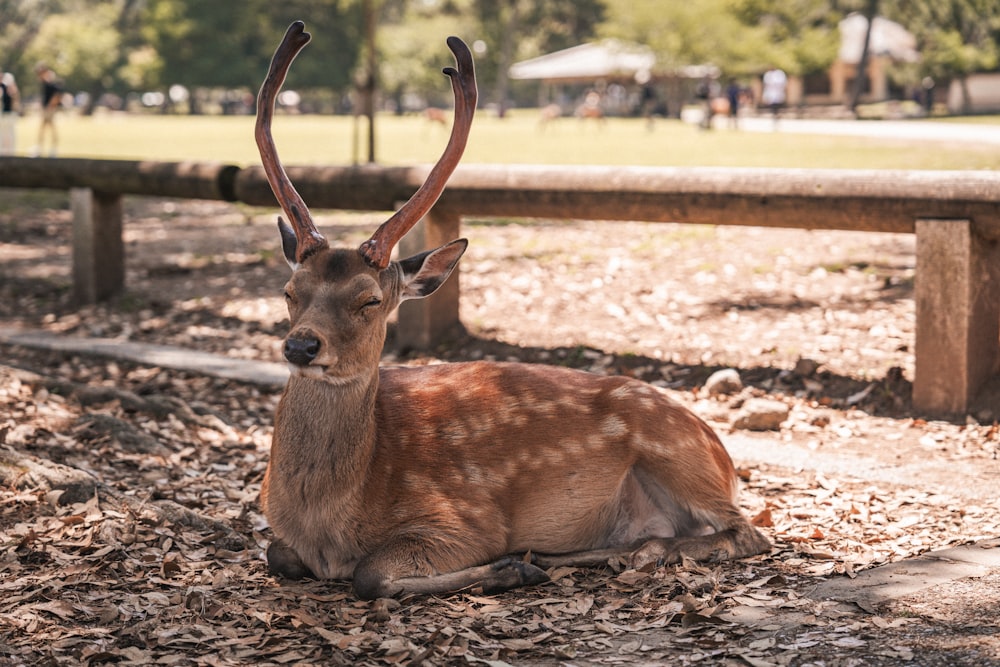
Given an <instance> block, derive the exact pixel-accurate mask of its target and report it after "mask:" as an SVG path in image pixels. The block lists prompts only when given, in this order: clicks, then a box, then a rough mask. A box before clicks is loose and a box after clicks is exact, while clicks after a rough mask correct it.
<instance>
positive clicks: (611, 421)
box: [601, 415, 628, 438]
mask: <svg viewBox="0 0 1000 667" xmlns="http://www.w3.org/2000/svg"><path fill="white" fill-rule="evenodd" d="M601 434H602V435H604V436H605V437H607V438H620V437H622V436H624V435H627V434H628V425H626V424H625V420H624V419H622V418H621V417H619V416H618V415H610V416H608V417H605V418H604V419H602V420H601Z"/></svg>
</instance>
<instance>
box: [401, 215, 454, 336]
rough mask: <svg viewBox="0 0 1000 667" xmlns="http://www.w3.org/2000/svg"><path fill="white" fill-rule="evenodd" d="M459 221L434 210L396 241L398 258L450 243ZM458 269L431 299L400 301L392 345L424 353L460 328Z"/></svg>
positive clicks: (452, 216)
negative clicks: (394, 339) (423, 351)
mask: <svg viewBox="0 0 1000 667" xmlns="http://www.w3.org/2000/svg"><path fill="white" fill-rule="evenodd" d="M461 221H462V218H461V216H460V215H459V214H457V213H454V212H452V211H445V210H442V209H439V208H438V207H434V208H432V209H431V210H430V212H429V213H428V214H427V215H425V216H424V217H423V218H421V220H420V222H418V223H417V224H416V225H415V226H414V227H413V229H411V230H410V232H409V233H408V234H407V235H406V236H404V237H403V238H402V239H401V240H400V242H399V246H398V248H399V256H400V257H410V256H411V255H416V254H418V253H421V252H423V251H425V250H430V249H432V248H437V247H439V246H442V245H444V244H445V243H448V242H449V241H454V240H455V239H457V238H458V237H459V234H460V233H461ZM458 302H459V267H455V271H454V273H452V274H451V277H450V278H448V280H447V282H445V284H444V285H442V286H441V287H440V288H438V290H437V291H436V292H435V293H434V294H432V295H431V296H429V297H427V298H425V299H411V300H409V301H404V302H403V303H402V304H400V307H399V321H398V324H397V328H396V345H397V347H399V349H401V350H427V349H430V348H431V347H433V346H434V345H436V344H437V343H439V342H441V340H442V339H443V338H445V337H446V336H447V335H448V334H449V333H450V332H452V331H453V330H455V329H456V328H457V327H460V326H461V321H460V320H459V315H458Z"/></svg>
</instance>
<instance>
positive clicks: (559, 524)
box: [262, 245, 768, 597]
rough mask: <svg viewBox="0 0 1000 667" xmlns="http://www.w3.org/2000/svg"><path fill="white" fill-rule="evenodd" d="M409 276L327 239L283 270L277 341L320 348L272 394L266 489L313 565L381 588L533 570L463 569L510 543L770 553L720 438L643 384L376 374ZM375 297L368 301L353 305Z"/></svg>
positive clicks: (559, 548)
mask: <svg viewBox="0 0 1000 667" xmlns="http://www.w3.org/2000/svg"><path fill="white" fill-rule="evenodd" d="M452 247H453V246H445V249H449V248H452ZM462 250H464V245H463V246H461V247H460V248H456V249H453V250H451V251H450V252H451V254H452V255H460V254H461V251H462ZM434 259H436V257H435V258H434ZM454 262H457V256H456V257H454V258H453V259H452V260H451V261H449V262H445V263H444V265H445V266H446V268H447V270H448V271H450V270H451V268H450V267H451V266H453V265H454ZM428 263H429V264H433V265H435V266H437V267H438V268H437V269H435V270H440V266H441V265H442V262H441V261H436V262H435V261H432V259H428V261H426V262H425V263H424V264H425V266H426V265H427V264H428ZM417 279H423V280H426V276H422V274H420V273H418V274H417V275H416V276H413V277H412V278H410V279H409V281H408V278H407V276H405V275H404V274H403V271H402V269H401V268H399V265H397V264H393V265H391V266H390V267H389V268H388V269H386V270H385V271H382V272H379V271H377V270H375V269H372V268H370V267H368V266H367V265H366V264H365V263H364V262H363V261H362V259H361V258H360V256H359V255H357V253H353V252H350V251H343V250H324V251H321V252H318V253H316V254H315V255H313V256H312V257H310V258H309V259H308V260H307V261H306V262H305V263H304V264H303V265H302V266H301V267H300V268H299V269H298V270H297V271H296V272H295V273H294V274H293V276H292V279H291V280H290V281H289V285H288V287H287V291H288V292H289V294H290V295H292V299H291V300H290V313H291V320H292V334H290V336H295V335H299V336H303V335H313V336H315V337H316V338H317V339H318V340H319V341H320V349H321V352H320V354H319V355H318V356H317V357H316V362H315V364H316V366H315V370H313V369H310V368H303V369H298V370H297V372H296V373H295V374H294V375H293V377H292V378H291V379H290V381H289V383H288V386H287V388H286V390H285V393H284V395H283V396H282V399H281V402H280V404H279V406H278V412H277V415H276V417H275V429H274V441H273V445H272V450H271V461H270V465H269V467H268V470H267V474H266V477H265V483H264V489H263V493H262V499H263V504H264V510H265V512H266V514H267V516H268V518H269V520H270V522H271V526H272V528H273V530H274V532H275V534H276V535H277V536H278V537H279V538H280V540H281V542H282V543H283V545H284V547H287V548H288V549H290V550H291V551H292V552H294V554H296V555H297V556H298V558H299V559H300V560H301V564H304V565H305V566H306V567H307V568H308V570H309V571H311V572H312V573H313V574H314V575H315V576H318V577H324V578H325V577H332V578H346V577H353V578H354V580H355V588H356V590H357V592H358V594H359V595H361V596H362V597H382V596H387V595H395V594H399V593H404V592H443V591H444V590H451V589H453V588H455V587H463V586H469V585H472V584H474V583H481V584H483V585H485V586H487V587H488V588H494V589H495V588H503V587H506V585H508V584H514V585H518V584H523V583H527V582H531V581H537V580H541V579H542V578H543V577H544V575H543V574H542V573H540V572H539V571H536V569H533V568H532V566H526V565H525V564H523V563H520V562H519V561H508V562H506V563H502V564H501V565H499V566H497V567H496V568H492V569H490V568H486V569H483V568H477V567H476V566H481V565H484V564H488V563H491V562H492V561H496V560H497V559H501V558H503V557H504V556H505V555H507V554H510V553H517V552H525V551H531V552H533V553H539V554H553V556H551V557H548V556H543V557H540V558H539V559H538V562H539V563H540V564H543V565H550V564H556V563H568V562H577V563H590V562H594V559H595V558H597V559H598V560H601V559H606V558H607V557H609V555H612V554H614V553H625V552H626V551H631V550H633V549H635V548H637V547H638V551H636V553H635V558H637V559H638V560H641V561H658V562H677V561H678V560H679V559H680V558H681V556H682V555H687V556H689V557H692V558H696V559H702V560H723V559H729V558H740V557H744V556H749V555H753V554H757V553H760V552H762V551H764V550H766V549H767V548H768V543H767V540H766V539H765V538H764V537H763V536H762V535H760V533H758V532H757V531H756V530H755V529H754V528H753V527H752V526H750V524H749V523H748V522H747V520H746V519H745V518H744V517H743V516H742V515H741V513H740V512H739V510H738V509H737V508H736V506H735V504H734V497H735V493H736V475H735V472H734V469H733V465H732V463H731V461H730V458H729V456H728V454H727V453H726V452H725V449H724V448H723V446H722V443H721V442H720V441H719V439H718V438H717V437H716V436H715V434H714V433H713V431H712V430H711V429H710V428H709V427H708V426H707V425H706V424H705V423H704V422H702V421H701V420H699V419H698V418H697V417H696V416H695V415H694V414H693V413H691V412H690V411H689V410H687V409H685V408H684V407H682V406H680V405H679V404H677V403H676V402H674V401H672V400H671V399H670V398H669V397H667V396H666V395H665V394H664V393H663V392H661V391H660V390H658V389H656V388H655V387H652V386H650V385H647V384H644V383H642V382H639V381H636V380H631V379H628V378H621V377H603V376H596V375H591V374H588V373H583V372H580V371H574V370H568V369H562V368H555V367H549V366H541V365H524V364H491V363H482V362H481V363H465V364H447V365H435V366H426V367H417V368H382V369H379V367H378V360H379V355H380V352H381V349H382V344H383V341H384V337H385V319H386V317H387V315H388V314H389V312H391V311H392V310H393V309H394V308H395V306H396V305H397V304H398V302H399V300H400V298H401V297H402V296H404V295H407V294H408V289H409V287H408V285H409V284H411V283H412V282H413V281H416V280H417ZM374 293H378V294H379V295H380V297H381V299H382V301H381V303H380V304H379V305H378V306H377V307H372V306H369V307H368V310H364V309H363V310H360V311H359V310H358V304H361V303H364V302H366V301H367V300H368V299H369V298H370V297H371V295H372V294H374ZM372 309H373V310H372ZM321 366H322V370H320V367H321ZM313 374H315V375H313ZM674 538H680V539H674ZM640 545H642V546H640ZM277 548H278V547H276V549H277ZM594 550H599V551H598V553H597V554H589V553H587V552H592V551H594ZM608 550H611V551H608ZM275 553H277V551H276V552H275ZM567 554H569V555H568V556H567ZM282 562H283V563H284V562H287V561H282ZM292 562H293V563H294V560H293V561H292ZM468 568H474V570H473V572H472V573H470V576H471V577H472V578H471V579H469V578H467V577H462V576H458V575H456V573H460V572H462V571H465V570H467V569H468ZM282 569H283V568H281V567H279V568H278V570H279V572H280V571H281V570H282ZM284 569H289V570H290V571H292V572H294V570H293V569H292V568H291V566H284ZM512 569H513V571H514V572H513V573H512ZM491 573H499V574H498V575H497V576H498V577H500V578H506V579H507V580H510V581H509V582H508V584H503V585H501V584H497V583H496V582H495V581H493V578H491V577H487V576H486V575H487V574H491ZM442 577H443V578H444V579H441V578H442ZM438 585H441V586H445V588H439V587H438Z"/></svg>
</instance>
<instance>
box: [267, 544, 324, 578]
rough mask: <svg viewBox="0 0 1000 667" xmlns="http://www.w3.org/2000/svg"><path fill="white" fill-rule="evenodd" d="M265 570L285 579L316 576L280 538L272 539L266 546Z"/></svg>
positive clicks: (273, 575)
mask: <svg viewBox="0 0 1000 667" xmlns="http://www.w3.org/2000/svg"><path fill="white" fill-rule="evenodd" d="M267 571H268V574H270V575H271V576H272V577H284V578H285V579H305V578H306V577H309V578H310V579H315V578H316V575H314V574H313V572H312V570H310V569H309V566H307V565H306V564H305V563H303V562H302V559H301V558H299V555H298V554H297V553H295V551H294V550H293V549H292V548H291V547H290V546H288V545H287V544H285V543H284V542H282V541H281V540H274V541H273V542H271V544H269V545H268V547H267Z"/></svg>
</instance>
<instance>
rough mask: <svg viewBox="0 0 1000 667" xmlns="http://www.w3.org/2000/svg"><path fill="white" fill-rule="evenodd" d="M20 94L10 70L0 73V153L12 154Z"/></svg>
mask: <svg viewBox="0 0 1000 667" xmlns="http://www.w3.org/2000/svg"><path fill="white" fill-rule="evenodd" d="M20 110H21V95H20V93H19V92H18V90H17V82H16V81H15V80H14V75H13V74H11V73H10V72H2V73H0V155H13V154H14V148H15V144H16V139H17V135H16V131H17V114H18V112H19V111H20Z"/></svg>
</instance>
